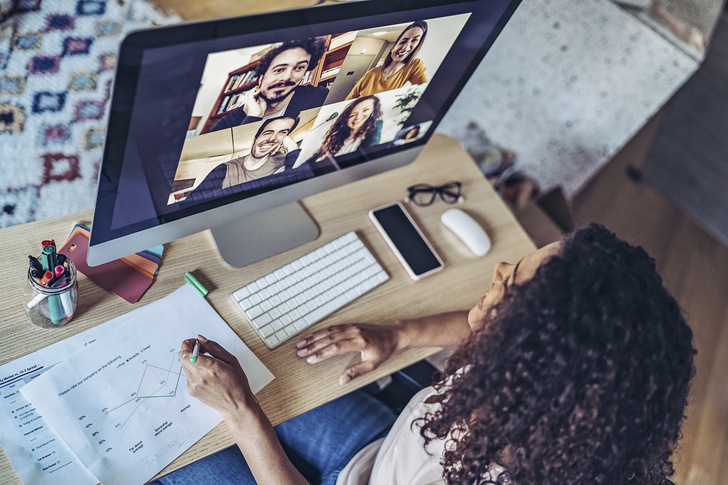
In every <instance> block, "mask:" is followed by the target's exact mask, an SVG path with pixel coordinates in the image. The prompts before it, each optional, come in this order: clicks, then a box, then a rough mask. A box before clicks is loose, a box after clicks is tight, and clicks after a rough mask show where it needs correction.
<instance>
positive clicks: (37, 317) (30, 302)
mask: <svg viewBox="0 0 728 485" xmlns="http://www.w3.org/2000/svg"><path fill="white" fill-rule="evenodd" d="M64 267H65V268H66V269H67V270H68V276H65V278H66V281H65V282H63V284H62V286H58V287H56V288H54V287H53V286H52V285H51V286H43V285H41V284H40V282H39V281H38V280H37V279H36V278H34V277H33V275H32V274H31V273H32V268H31V269H28V278H27V282H26V285H25V289H24V291H23V306H24V308H25V313H26V315H28V319H29V320H30V321H31V323H33V324H34V325H37V326H39V327H42V328H57V327H62V326H64V325H65V324H67V323H68V322H69V321H70V320H71V318H73V314H74V313H75V312H76V303H77V301H78V282H77V281H76V265H74V264H73V261H71V260H70V259H67V260H66V263H65V264H64Z"/></svg>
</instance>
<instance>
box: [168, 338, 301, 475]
mask: <svg viewBox="0 0 728 485" xmlns="http://www.w3.org/2000/svg"><path fill="white" fill-rule="evenodd" d="M197 340H198V341H199V342H200V355H199V357H198V358H197V362H196V363H194V364H193V363H191V362H190V356H191V355H192V348H193V347H194V344H195V339H189V340H185V341H184V342H182V348H181V350H180V352H179V358H180V361H181V362H182V368H183V369H184V371H185V374H186V375H187V389H188V390H189V393H190V395H191V396H193V397H196V398H197V399H199V400H200V401H202V402H204V403H205V404H207V405H208V406H210V407H212V408H213V409H215V410H217V411H218V412H219V413H220V414H222V416H223V419H224V420H225V422H226V423H227V425H228V429H229V430H230V433H231V434H232V436H233V439H234V440H235V442H236V443H237V445H238V447H239V448H240V451H241V452H242V453H243V456H244V457H245V461H246V462H247V463H248V466H249V467H250V470H251V471H252V472H253V476H254V477H255V480H256V482H257V483H259V484H268V483H270V484H279V483H286V484H307V483H308V482H307V481H306V480H305V479H304V478H303V476H302V475H301V474H300V473H299V472H298V470H296V468H295V467H294V466H293V464H292V463H291V462H290V460H289V459H288V457H287V456H286V453H285V451H283V448H282V447H281V444H280V441H278V437H277V436H276V434H275V431H274V430H273V426H272V425H271V423H270V421H269V420H268V418H267V416H266V415H265V413H263V410H262V409H261V408H260V405H259V404H258V400H257V399H256V397H255V395H254V394H253V392H252V391H251V390H250V386H249V385H248V378H247V377H246V376H245V372H243V369H242V367H241V366H240V363H239V362H238V360H237V359H236V358H235V356H233V355H232V354H231V353H230V352H228V351H227V350H225V349H224V348H222V346H220V344H218V343H217V342H213V341H211V340H207V339H206V338H205V337H202V336H198V338H197ZM205 353H207V354H209V355H203V354H205ZM213 481H214V480H213Z"/></svg>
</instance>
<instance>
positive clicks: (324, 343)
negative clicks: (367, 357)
mask: <svg viewBox="0 0 728 485" xmlns="http://www.w3.org/2000/svg"><path fill="white" fill-rule="evenodd" d="M354 332H355V327H354V326H353V325H336V326H334V327H329V328H325V329H323V330H320V331H318V332H316V333H314V334H312V335H310V336H308V337H307V338H305V339H304V340H301V341H300V342H299V343H298V344H297V347H298V352H297V353H298V356H299V357H307V356H312V355H314V354H320V353H322V352H323V351H324V349H327V352H326V358H328V357H330V356H331V355H336V354H338V353H344V352H357V351H360V350H362V349H360V348H356V347H354V346H353V345H352V344H353V342H350V343H348V344H347V345H346V346H344V347H343V348H342V346H341V345H340V344H341V342H344V341H346V340H351V339H352V338H353V337H354Z"/></svg>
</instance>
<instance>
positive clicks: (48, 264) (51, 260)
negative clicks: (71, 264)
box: [40, 244, 56, 271]
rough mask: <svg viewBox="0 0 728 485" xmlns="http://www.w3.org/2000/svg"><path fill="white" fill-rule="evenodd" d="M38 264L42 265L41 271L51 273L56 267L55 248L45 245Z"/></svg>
mask: <svg viewBox="0 0 728 485" xmlns="http://www.w3.org/2000/svg"><path fill="white" fill-rule="evenodd" d="M40 262H41V263H42V264H43V270H45V271H53V268H55V267H56V247H55V246H54V245H52V244H49V245H47V246H46V247H44V248H43V252H42V253H40Z"/></svg>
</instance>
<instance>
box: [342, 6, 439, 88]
mask: <svg viewBox="0 0 728 485" xmlns="http://www.w3.org/2000/svg"><path fill="white" fill-rule="evenodd" d="M426 36H427V22H425V21H424V20H417V21H416V22H412V23H411V24H409V25H408V26H407V28H405V29H404V30H403V31H402V33H401V34H399V37H397V41H396V42H395V43H394V45H393V46H392V48H391V49H390V50H389V54H387V58H386V59H385V60H384V64H382V66H381V67H375V68H374V69H370V70H369V71H367V73H366V74H364V76H362V78H361V79H360V80H359V82H357V83H356V85H355V86H354V89H352V90H351V92H350V93H349V95H348V96H347V97H346V99H354V98H358V97H360V96H368V95H370V94H377V93H381V92H384V91H391V90H392V89H398V88H401V87H402V86H404V85H405V84H406V83H407V82H409V83H410V84H423V83H426V82H427V76H425V66H424V65H423V64H422V61H421V60H419V59H417V58H416V56H417V53H418V52H419V51H420V47H422V44H423V43H424V42H425V37H426Z"/></svg>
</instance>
